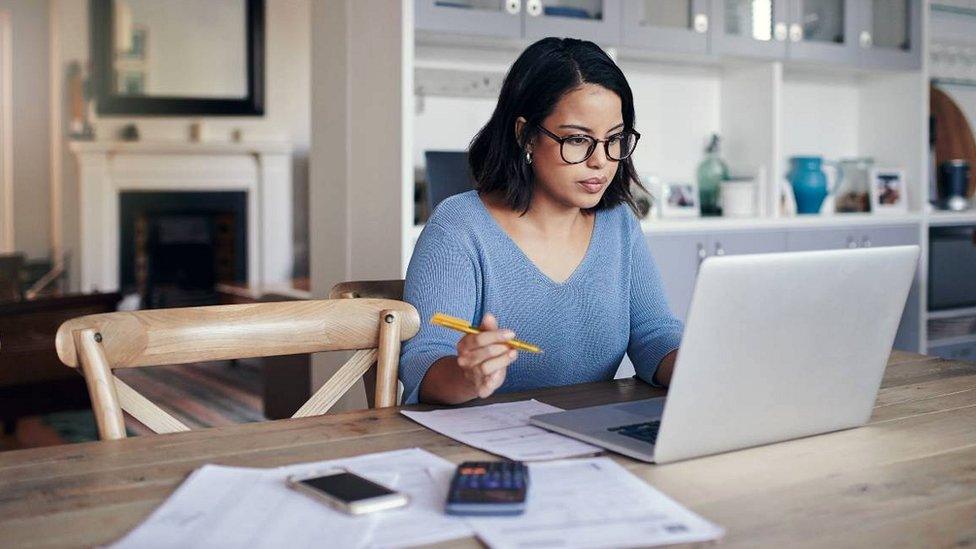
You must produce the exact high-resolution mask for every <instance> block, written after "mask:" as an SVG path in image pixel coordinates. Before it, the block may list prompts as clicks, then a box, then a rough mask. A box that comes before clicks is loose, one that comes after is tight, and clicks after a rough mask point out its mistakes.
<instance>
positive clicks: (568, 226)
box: [400, 38, 682, 404]
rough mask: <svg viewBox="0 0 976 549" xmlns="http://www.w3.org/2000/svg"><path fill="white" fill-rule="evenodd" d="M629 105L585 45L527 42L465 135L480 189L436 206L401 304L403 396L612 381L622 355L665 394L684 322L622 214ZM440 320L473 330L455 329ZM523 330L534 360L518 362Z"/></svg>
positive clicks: (439, 399)
mask: <svg viewBox="0 0 976 549" xmlns="http://www.w3.org/2000/svg"><path fill="white" fill-rule="evenodd" d="M639 137H640V135H639V134H638V133H637V132H636V131H635V130H634V102H633V96H632V93H631V90H630V86H629V85H628V84H627V80H626V79H625V78H624V75H623V73H622V72H621V71H620V68H619V67H617V65H616V64H615V63H614V62H613V61H612V60H611V59H610V58H609V57H608V56H607V54H606V53H605V52H603V50H601V49H600V48H599V47H597V46H596V45H595V44H593V43H592V42H585V41H580V40H575V39H570V38H564V39H558V38H546V39H543V40H540V41H538V42H536V43H535V44H532V45H531V46H529V48H528V49H526V50H525V51H524V52H523V53H522V55H520V56H519V58H518V59H517V60H516V61H515V64H514V65H513V66H512V68H511V70H510V71H509V73H508V75H507V76H506V78H505V82H504V84H503V85H502V90H501V95H500V97H499V99H498V105H497V106H496V108H495V112H494V113H493V114H492V117H491V119H490V120H489V121H488V123H487V124H486V125H485V127H484V128H482V130H481V131H480V132H479V133H478V135H477V136H476V137H475V138H474V140H473V141H472V143H471V147H470V154H469V158H470V164H471V170H472V173H473V174H474V176H475V179H476V181H477V190H476V191H470V192H467V193H463V194H460V195H456V196H453V197H451V198H449V199H447V200H444V201H443V202H441V204H440V205H438V207H437V209H436V211H435V212H434V213H433V215H432V216H431V218H430V220H429V221H428V222H427V225H426V226H425V227H424V231H423V233H422V234H421V236H420V239H419V240H418V242H417V246H416V248H415V250H414V253H413V257H412V258H411V260H410V265H409V267H408V269H407V278H406V286H405V289H404V299H405V300H406V301H408V302H410V303H411V304H413V305H414V306H415V307H416V308H417V310H418V311H419V312H420V317H421V319H422V320H423V321H424V322H422V326H421V329H420V332H419V333H418V334H417V335H416V336H415V337H414V338H412V339H411V340H409V341H407V342H406V343H405V344H404V346H403V350H402V356H401V359H400V378H401V380H402V381H403V385H404V397H405V398H404V402H406V403H415V402H418V401H422V402H432V403H442V404H457V403H461V402H466V401H469V400H472V399H475V398H485V397H487V396H489V395H491V394H493V393H494V392H496V391H501V392H507V391H519V390H526V389H533V388H539V387H549V386H558V385H568V384H572V383H583V382H589V381H600V380H609V379H612V378H613V376H614V373H615V372H616V370H617V367H618V365H619V364H620V361H621V360H622V359H623V356H624V353H625V352H626V353H628V354H629V356H630V359H631V361H632V362H633V363H634V367H635V369H636V371H637V374H638V376H640V377H641V378H642V379H643V380H645V381H647V382H649V383H653V384H662V385H667V384H668V381H669V380H670V378H671V372H672V369H673V366H674V358H675V356H676V352H677V349H678V345H679V343H680V338H681V331H682V325H681V322H680V321H678V320H677V319H676V318H675V317H674V316H673V315H672V314H671V312H670V310H669V308H668V305H667V302H666V300H665V297H664V290H663V288H662V286H661V280H660V275H659V274H658V271H657V268H656V266H655V265H654V262H653V260H652V259H651V255H650V252H649V251H648V249H647V244H646V242H645V240H644V235H643V233H642V231H641V228H640V224H639V223H638V221H637V219H636V218H635V216H634V215H633V213H632V211H631V210H632V208H633V197H632V196H631V193H630V184H631V182H632V181H637V175H636V171H635V170H634V166H633V164H632V162H631V159H630V154H631V153H632V152H633V150H634V147H635V146H636V143H637V140H638V139H639ZM435 312H443V313H447V314H449V315H452V316H457V317H461V318H464V319H466V320H470V321H471V322H472V324H474V325H480V327H481V329H482V330H483V331H482V333H481V334H478V335H465V336H464V337H460V338H459V336H460V334H458V333H456V332H453V331H450V330H447V329H445V328H441V327H438V326H434V325H431V324H429V323H427V322H426V321H427V320H429V319H430V317H431V316H432V315H433V314H434V313H435ZM516 334H517V335H518V338H519V339H521V340H523V341H528V342H531V343H534V344H536V345H538V346H540V347H541V348H542V349H543V353H542V354H532V353H525V352H523V353H518V352H516V351H515V350H514V349H512V348H511V347H510V346H508V345H506V344H505V342H506V341H507V340H509V339H512V338H514V337H516Z"/></svg>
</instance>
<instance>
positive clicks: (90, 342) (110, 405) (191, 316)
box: [56, 299, 420, 440]
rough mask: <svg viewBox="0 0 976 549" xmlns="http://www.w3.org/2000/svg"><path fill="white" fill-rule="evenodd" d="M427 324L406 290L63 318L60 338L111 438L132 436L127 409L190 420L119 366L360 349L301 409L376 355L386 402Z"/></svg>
mask: <svg viewBox="0 0 976 549" xmlns="http://www.w3.org/2000/svg"><path fill="white" fill-rule="evenodd" d="M419 327H420V320H419V317H418V315H417V310H416V309H414V308H413V306H411V305H410V304H408V303H404V302H402V301H396V300H389V299H338V300H331V299H330V300H315V301H312V300H310V301H290V302H278V303H253V304H244V305H218V306H212V307H188V308H181V309H157V310H147V311H135V312H117V313H105V314H97V315H88V316H83V317H80V318H75V319H72V320H69V321H67V322H65V323H64V324H62V325H61V327H60V328H59V329H58V333H57V336H56V347H57V351H58V356H59V357H60V359H61V361H62V362H64V363H65V364H67V365H68V366H72V367H79V366H80V367H81V370H82V373H83V374H84V376H85V381H86V382H87V383H88V392H89V395H90V396H91V400H92V408H93V409H94V412H95V419H96V423H97V424H98V432H99V436H100V437H101V438H102V439H103V440H105V439H119V438H125V425H124V421H123V416H122V412H123V411H125V412H128V413H129V414H131V415H132V416H133V417H134V418H136V419H137V420H138V421H140V422H141V423H143V424H145V425H146V426H147V427H149V428H150V429H152V430H153V431H155V432H157V433H166V432H174V431H186V430H188V428H187V427H186V426H185V425H183V423H181V422H180V421H179V420H177V419H176V418H174V417H173V416H171V415H170V414H168V413H167V412H166V411H164V410H163V409H162V408H160V407H158V406H156V405H155V404H153V403H152V402H150V401H149V400H147V399H146V398H145V397H143V396H142V395H140V394H139V393H137V392H136V391H134V390H133V389H132V388H131V387H129V386H128V385H126V384H125V383H123V382H122V381H121V380H120V379H119V378H117V377H115V376H114V375H113V374H112V370H113V369H115V368H138V367H142V366H162V365H167V364H185V363H188V362H202V361H211V360H230V359H239V358H251V357H264V356H275V355H290V354H303V353H316V352H323V351H351V350H354V351H356V353H354V354H353V356H352V358H350V359H349V361H348V362H346V363H345V364H344V365H343V366H342V367H341V368H340V369H339V370H338V371H337V372H336V373H335V375H333V376H332V377H331V378H330V379H329V380H328V381H327V382H326V383H325V384H324V385H323V386H322V387H321V388H320V389H319V390H318V391H316V393H315V394H314V395H312V397H311V398H309V400H308V401H307V402H306V403H305V404H304V405H303V406H302V407H301V408H299V409H298V411H297V412H295V414H294V416H293V417H306V416H311V415H319V414H323V413H325V412H326V411H328V410H329V408H331V407H332V405H333V404H335V402H336V401H337V400H338V399H339V398H340V397H341V396H342V395H343V394H345V392H346V391H347V390H349V388H350V387H352V385H353V384H355V383H356V381H357V380H359V379H360V378H362V377H363V375H364V374H365V373H366V372H367V371H368V370H369V369H370V368H371V366H372V365H373V363H376V365H377V378H378V379H381V380H383V384H382V387H383V388H384V392H383V394H381V395H380V394H377V397H376V405H377V406H380V407H383V406H393V405H395V404H396V379H397V367H398V365H399V357H400V344H401V343H402V342H403V341H405V340H407V339H409V338H411V337H413V336H414V335H415V334H416V333H417V330H418V329H419ZM380 386H381V384H377V388H379V387H380ZM377 392H379V391H377Z"/></svg>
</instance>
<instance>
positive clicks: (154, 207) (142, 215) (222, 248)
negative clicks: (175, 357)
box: [119, 191, 247, 309]
mask: <svg viewBox="0 0 976 549" xmlns="http://www.w3.org/2000/svg"><path fill="white" fill-rule="evenodd" d="M119 227H120V230H121V235H120V242H119V244H120V246H119V253H120V257H119V282H120V285H121V287H122V291H123V292H125V293H137V294H139V296H140V299H141V302H142V307H143V308H147V309H159V308H165V307H190V306H196V305H211V304H216V303H219V298H218V295H217V284H220V283H243V282H245V281H246V280H247V193H245V192H242V191H234V192H141V191H137V192H123V193H122V194H121V196H120V204H119Z"/></svg>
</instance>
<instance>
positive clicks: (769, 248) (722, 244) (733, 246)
mask: <svg viewBox="0 0 976 549" xmlns="http://www.w3.org/2000/svg"><path fill="white" fill-rule="evenodd" d="M785 251H786V231H762V232H734V233H725V234H714V235H712V237H711V238H710V239H709V246H708V252H709V255H713V256H723V255H740V254H767V253H775V252H785Z"/></svg>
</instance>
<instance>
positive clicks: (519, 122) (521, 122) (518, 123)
mask: <svg viewBox="0 0 976 549" xmlns="http://www.w3.org/2000/svg"><path fill="white" fill-rule="evenodd" d="M526 122H527V120H526V119H525V117H523V116H520V117H518V118H516V119H515V141H516V142H518V144H519V147H525V146H526V145H527V144H526V143H523V142H522V137H523V135H522V132H523V131H525V124H526Z"/></svg>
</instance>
